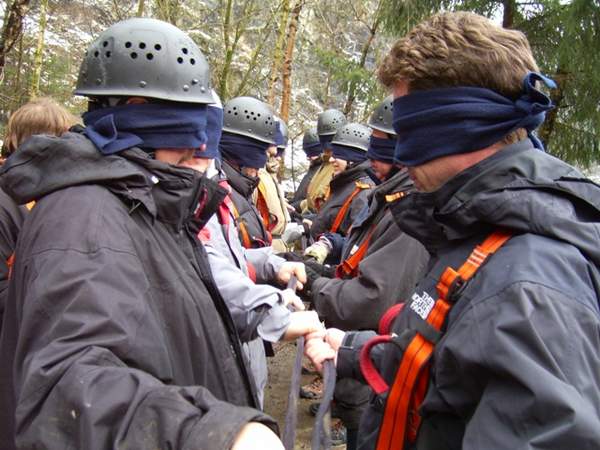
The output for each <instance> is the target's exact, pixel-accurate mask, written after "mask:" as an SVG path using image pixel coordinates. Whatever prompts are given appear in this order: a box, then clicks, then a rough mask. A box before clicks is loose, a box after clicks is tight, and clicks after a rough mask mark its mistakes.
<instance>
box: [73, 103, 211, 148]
mask: <svg viewBox="0 0 600 450" xmlns="http://www.w3.org/2000/svg"><path fill="white" fill-rule="evenodd" d="M83 123H84V124H85V125H86V129H85V131H84V132H83V133H84V134H85V135H86V136H87V137H88V138H89V139H90V140H91V141H92V142H93V143H94V145H96V147H98V149H99V150H100V151H101V152H102V153H103V154H105V155H110V154H113V153H117V152H120V151H121V150H125V149H127V148H131V147H134V146H138V147H142V148H148V149H158V148H185V149H191V148H199V147H200V146H201V145H202V144H204V143H206V140H207V137H206V105H197V104H189V105H188V104H185V103H177V104H165V103H143V104H133V105H123V106H115V107H112V108H102V109H97V110H94V111H89V112H86V113H85V114H84V115H83Z"/></svg>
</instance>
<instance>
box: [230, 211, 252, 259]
mask: <svg viewBox="0 0 600 450" xmlns="http://www.w3.org/2000/svg"><path fill="white" fill-rule="evenodd" d="M231 214H233V218H234V219H235V221H236V222H237V226H238V230H239V232H240V234H241V235H242V245H243V246H244V248H252V240H251V239H250V233H248V229H247V228H246V224H245V223H244V222H243V221H242V220H238V219H239V217H240V213H239V212H238V210H237V208H236V207H235V203H233V201H232V202H231Z"/></svg>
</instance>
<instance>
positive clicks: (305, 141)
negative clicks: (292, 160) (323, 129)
mask: <svg viewBox="0 0 600 450" xmlns="http://www.w3.org/2000/svg"><path fill="white" fill-rule="evenodd" d="M316 144H319V146H320V145H321V142H320V141H319V135H318V133H317V129H316V128H311V129H310V130H308V131H305V132H304V136H303V137H302V147H303V148H310V147H313V146H315V145H316Z"/></svg>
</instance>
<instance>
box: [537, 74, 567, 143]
mask: <svg viewBox="0 0 600 450" xmlns="http://www.w3.org/2000/svg"><path fill="white" fill-rule="evenodd" d="M569 76H570V74H569V72H567V71H566V70H565V69H564V67H563V66H562V65H559V67H558V70H557V71H556V74H555V75H554V76H553V77H552V78H553V79H554V81H556V89H552V91H551V92H550V98H551V99H552V103H554V109H553V110H551V111H548V113H546V120H544V123H543V124H542V126H541V127H540V129H539V131H538V136H539V138H540V139H541V141H542V142H543V143H544V146H545V147H546V148H549V147H550V144H551V142H552V137H553V134H554V130H555V128H556V121H557V119H558V110H559V109H560V107H561V104H562V101H563V98H564V96H565V87H566V85H567V82H568V79H569Z"/></svg>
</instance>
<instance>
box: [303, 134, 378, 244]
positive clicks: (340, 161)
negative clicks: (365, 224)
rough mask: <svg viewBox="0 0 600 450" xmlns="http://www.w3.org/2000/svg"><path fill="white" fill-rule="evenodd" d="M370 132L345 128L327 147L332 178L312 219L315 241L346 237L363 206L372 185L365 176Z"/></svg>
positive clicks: (368, 176) (311, 230)
mask: <svg viewBox="0 0 600 450" xmlns="http://www.w3.org/2000/svg"><path fill="white" fill-rule="evenodd" d="M370 135H371V130H370V129H369V128H368V127H366V126H364V125H361V124H358V123H349V124H347V125H344V126H343V127H342V128H340V129H339V131H338V132H337V133H336V134H335V136H334V137H333V139H332V140H331V142H330V144H328V145H330V146H331V149H332V156H331V166H332V168H333V171H334V172H333V178H332V179H331V182H330V183H329V186H328V194H327V197H326V199H325V202H324V203H323V206H322V207H321V209H320V210H319V213H318V214H317V215H316V217H315V218H314V220H313V222H312V225H311V228H310V232H311V234H312V236H313V237H314V238H318V237H319V236H320V235H321V234H323V233H336V234H339V235H341V236H345V235H346V233H347V231H348V228H349V227H350V225H351V224H352V222H353V221H354V218H355V217H356V214H358V212H359V211H360V210H361V209H362V208H363V206H364V205H365V199H366V195H367V190H368V189H370V188H371V187H372V186H373V184H374V182H373V180H372V179H371V177H370V175H369V174H368V173H367V169H369V167H370V164H369V161H368V160H367V150H368V149H369V136H370Z"/></svg>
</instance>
